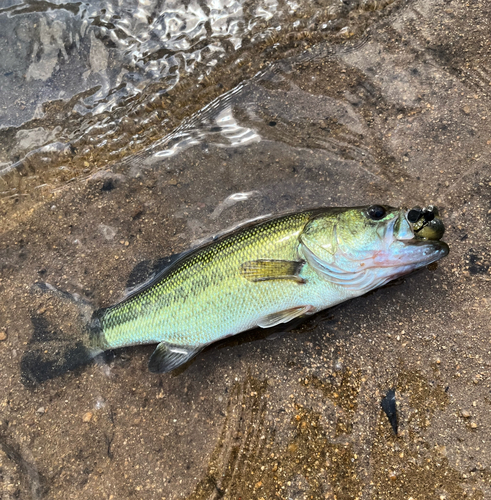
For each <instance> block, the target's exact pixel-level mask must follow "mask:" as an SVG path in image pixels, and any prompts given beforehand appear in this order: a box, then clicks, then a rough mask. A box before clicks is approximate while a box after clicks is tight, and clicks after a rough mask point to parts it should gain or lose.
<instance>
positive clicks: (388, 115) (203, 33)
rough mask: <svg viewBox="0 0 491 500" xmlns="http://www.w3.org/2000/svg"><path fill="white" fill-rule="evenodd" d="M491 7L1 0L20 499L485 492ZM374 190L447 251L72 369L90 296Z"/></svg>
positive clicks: (3, 160) (9, 405)
mask: <svg viewBox="0 0 491 500" xmlns="http://www.w3.org/2000/svg"><path fill="white" fill-rule="evenodd" d="M490 18H491V11H490V8H489V6H488V5H487V4H486V3H485V2H469V3H468V4H464V3H462V2H460V1H456V0H454V1H444V0H431V1H428V0H425V1H423V0H419V1H397V0H396V1H394V2H389V1H383V2H377V1H368V0H366V1H346V2H340V1H334V0H331V1H320V0H319V1H317V2H310V1H304V0H299V1H298V2H293V1H287V0H264V1H255V0H251V1H220V0H199V1H198V0H196V1H193V0H188V1H182V2H177V1H176V2H171V1H167V2H165V1H155V0H140V1H137V0H134V1H126V0H119V1H105V2H102V1H101V2H98V1H92V2H70V1H64V2H61V1H53V2H45V1H24V2H23V1H20V0H19V1H15V0H12V1H10V0H8V1H4V2H3V3H2V5H1V6H0V48H1V50H0V69H1V71H0V88H1V89H2V90H1V92H0V230H1V233H0V297H1V300H0V339H1V340H0V357H1V358H0V359H1V365H0V366H1V372H0V373H1V374H2V377H1V379H0V498H2V499H3V498H5V499H10V498H74V499H78V498H88V497H90V496H92V497H97V498H113V499H123V498H142V499H147V498H148V499H154V498H159V499H160V498H165V499H167V500H170V499H178V498H189V499H218V498H227V499H228V498H230V499H238V498H242V499H249V498H250V499H260V498H263V499H265V500H267V499H272V498H284V499H304V498H305V499H307V498H309V499H310V498H314V499H317V498H332V499H334V498H337V499H353V498H360V499H372V498H387V499H388V498H391V499H408V498H410V497H412V498H414V499H428V498H435V499H438V498H447V499H459V500H460V499H462V498H471V499H484V498H489V497H490V495H491V486H490V475H489V471H490V467H491V459H490V457H491V454H490V453H489V443H488V436H489V431H490V427H491V421H490V419H489V415H488V414H489V404H490V403H491V399H490V397H489V390H490V388H489V379H488V371H489V366H490V364H491V355H490V354H489V352H490V345H489V333H490V331H489V319H488V318H489V312H490V310H489V308H490V303H491V302H490V300H491V294H490V288H489V280H490V278H491V275H490V266H491V248H490V245H489V241H490V237H491V233H490V219H489V217H490V215H489V214H490V209H491V206H490V200H491V170H490V167H489V165H490V148H489V146H490V141H491V133H490V132H491V129H490V120H491V118H490V116H491V115H490V110H491V105H490V101H489V91H490V89H491V85H490V83H491V66H490V64H489V60H490V59H489V56H490V54H489V51H490V49H489V47H490V46H491V44H490V43H489V30H488V29H487V28H486V27H487V26H488V25H489V24H488V23H489V20H490ZM374 202H379V203H388V204H392V205H405V206H414V205H421V206H424V205H428V204H429V203H433V204H436V205H437V206H439V207H440V209H441V211H442V214H443V218H444V220H445V223H446V226H447V234H446V236H445V240H446V241H447V242H448V243H449V245H450V248H451V254H450V255H449V257H448V258H446V259H445V260H444V261H442V262H441V263H440V264H439V266H438V268H437V269H436V270H424V271H422V272H419V273H417V274H416V275H414V276H411V277H409V278H407V279H406V280H403V281H401V282H399V283H397V286H392V287H386V288H384V289H382V290H379V291H377V292H375V293H372V294H370V295H368V296H366V297H361V298H359V299H356V300H354V301H351V302H349V303H347V304H344V305H341V306H340V307H338V308H336V309H334V310H332V311H328V312H327V313H326V314H324V315H321V316H318V317H316V318H314V319H313V320H311V321H310V322H308V323H306V324H302V325H292V326H291V327H289V328H286V329H285V328H284V329H277V330H275V331H273V332H266V334H265V332H264V331H261V332H248V333H246V334H244V335H241V336H238V337H237V338H232V340H229V341H227V342H222V343H220V344H217V345H215V346H212V347H210V348H209V349H207V350H206V351H205V352H203V353H202V354H201V355H200V356H198V357H197V358H196V359H195V360H194V362H192V363H191V364H190V365H188V366H186V367H185V368H184V369H183V370H179V371H178V372H177V373H174V374H166V375H154V374H150V373H148V371H147V360H148V356H149V355H150V353H151V352H152V349H153V348H152V347H141V348H132V349H126V350H123V351H118V352H117V353H115V354H114V355H113V356H112V357H108V358H107V359H106V360H105V361H104V362H102V361H101V362H99V363H95V364H91V365H89V366H85V367H78V368H76V369H75V370H72V368H74V365H75V363H72V361H71V359H70V358H69V357H68V355H67V353H68V352H70V349H69V347H73V345H76V342H77V339H78V335H79V333H80V329H81V328H82V325H83V320H82V319H81V315H80V301H85V302H87V303H90V304H91V307H92V306H93V307H104V306H108V305H110V304H113V303H114V302H116V301H118V300H120V299H121V298H122V297H123V296H124V293H125V289H127V288H128V287H131V286H133V285H135V284H137V283H138V282H141V281H143V280H144V279H145V278H146V277H148V276H149V275H150V274H151V273H152V271H154V270H155V269H158V268H160V267H162V265H164V264H165V262H166V260H165V259H164V258H165V257H167V256H169V255H172V254H175V253H178V252H180V251H183V250H185V249H187V248H189V247H190V246H191V245H195V244H198V243H199V242H200V241H202V240H203V239H205V238H207V237H209V236H210V235H213V234H217V233H218V232H220V231H223V230H225V229H226V228H228V227H231V226H233V225H235V224H237V223H239V222H240V221H243V220H246V219H250V218H253V217H257V216H260V215H264V214H267V213H279V212H283V211H293V210H301V209H304V208H309V207H313V206H326V205H327V206H328V205H332V206H354V205H361V204H370V203H374ZM45 283H48V284H49V285H52V286H53V287H56V288H57V289H59V290H62V291H66V292H68V293H69V294H72V295H73V294H74V295H76V296H77V297H80V300H79V304H76V303H75V302H73V301H71V300H68V299H67V295H65V296H63V295H62V294H50V293H43V292H42V291H40V288H42V287H43V286H44V287H45V286H46V285H43V284H45ZM41 361H42V362H44V363H45V364H42V363H41ZM391 388H395V389H396V397H397V399H398V405H399V406H398V410H399V436H398V437H395V436H393V434H392V430H391V427H390V424H389V422H388V420H387V418H386V416H385V415H384V414H383V413H382V411H381V408H380V401H381V399H382V397H383V395H384V394H385V393H386V392H387V391H388V390H389V389H391Z"/></svg>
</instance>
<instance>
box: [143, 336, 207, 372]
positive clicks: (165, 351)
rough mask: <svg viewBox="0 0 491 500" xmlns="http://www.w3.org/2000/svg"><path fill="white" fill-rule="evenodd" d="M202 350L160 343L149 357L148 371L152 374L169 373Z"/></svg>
mask: <svg viewBox="0 0 491 500" xmlns="http://www.w3.org/2000/svg"><path fill="white" fill-rule="evenodd" d="M202 348H203V347H202V346H196V347H195V346H189V345H184V346H181V345H174V344H168V343H166V342H161V343H160V344H159V345H158V346H157V348H156V349H155V351H153V353H152V355H151V356H150V361H149V362H148V369H149V370H150V371H151V372H153V373H165V372H170V371H172V370H174V369H175V368H177V367H178V366H181V365H182V364H184V363H186V362H187V361H189V360H190V359H191V358H193V357H194V356H196V354H198V352H199V351H201V349H202Z"/></svg>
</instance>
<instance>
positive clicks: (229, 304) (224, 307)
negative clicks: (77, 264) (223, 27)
mask: <svg viewBox="0 0 491 500" xmlns="http://www.w3.org/2000/svg"><path fill="white" fill-rule="evenodd" d="M419 210H420V213H419V215H418V214H417V213H416V212H415V211H414V209H413V210H412V211H409V212H408V211H407V210H405V209H396V208H392V207H388V206H379V205H372V206H369V207H355V208H319V209H315V210H308V211H305V212H300V213H292V214H288V215H284V216H281V217H277V218H270V219H267V220H261V221H259V222H257V223H255V224H249V225H245V226H243V227H240V228H239V229H237V230H235V231H233V232H232V233H230V234H228V235H225V236H223V237H220V238H218V239H217V240H215V241H212V242H211V243H209V244H207V245H205V246H203V247H201V248H198V249H195V250H192V251H190V252H189V253H187V254H185V255H183V256H182V257H181V258H179V259H178V260H177V261H176V262H174V263H173V264H172V265H171V266H170V267H168V268H166V269H165V270H164V271H162V272H161V273H160V274H159V275H158V276H156V277H155V278H154V279H153V280H152V281H151V282H150V283H148V284H146V285H145V286H144V287H143V288H142V289H140V290H138V291H137V292H135V293H133V294H132V295H130V296H128V297H127V298H126V299H125V300H123V301H122V302H120V303H119V304H116V305H114V306H112V307H109V308H107V309H103V310H100V311H98V312H97V313H95V314H94V316H93V319H92V322H91V326H90V330H91V336H92V342H93V348H94V349H96V350H99V351H105V350H108V349H114V348H118V347H124V346H131V345H137V344H158V346H157V348H156V349H155V351H154V353H153V354H152V356H151V358H150V362H149V369H150V371H152V372H166V371H170V370H173V369H175V368H177V367H178V366H179V365H181V364H183V363H185V362H186V361H188V360H189V359H191V358H192V357H193V356H195V355H196V354H197V353H198V352H199V351H200V350H201V349H203V348H204V347H205V346H206V345H208V344H211V343H212V342H215V341H217V340H219V339H222V338H224V337H228V336H230V335H235V334H237V333H240V332H243V331H245V330H249V329H251V328H255V327H261V328H269V327H272V326H275V325H278V324H281V323H286V322H288V321H290V320H292V319H294V318H297V317H300V316H304V315H310V314H314V313H316V312H318V311H321V310H322V309H326V308H328V307H331V306H333V305H335V304H338V303H340V302H343V301H345V300H348V299H350V298H353V297H357V296H359V295H362V294H364V293H366V292H368V291H369V290H372V289H374V288H376V287H379V286H381V285H384V284H385V283H387V282H388V281H390V280H393V279H394V278H397V277H399V276H401V275H404V274H407V273H409V272H411V271H413V270H415V269H418V268H420V267H422V266H426V265H427V264H430V263H432V262H435V261H437V260H439V259H440V258H442V257H444V256H446V255H447V254H448V251H449V248H448V246H447V244H446V243H444V242H442V241H440V240H439V238H441V235H442V234H443V231H440V232H439V233H438V235H437V236H436V237H435V238H434V239H428V238H424V237H421V236H417V235H415V232H414V230H413V225H414V224H419V225H420V226H421V227H422V226H424V225H425V224H426V223H427V221H426V218H429V217H428V215H425V216H424V217H423V215H424V214H423V211H422V210H421V209H419ZM409 213H410V214H411V216H410V219H411V222H410V221H409V220H408V214H409ZM424 213H425V214H427V212H424ZM422 219H424V220H422ZM441 226H442V227H443V224H441ZM428 234H430V233H428Z"/></svg>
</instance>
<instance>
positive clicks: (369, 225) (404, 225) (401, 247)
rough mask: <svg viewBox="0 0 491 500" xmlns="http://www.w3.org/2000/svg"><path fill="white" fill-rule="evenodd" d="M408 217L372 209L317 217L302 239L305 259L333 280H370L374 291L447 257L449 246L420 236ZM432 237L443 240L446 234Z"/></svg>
mask: <svg viewBox="0 0 491 500" xmlns="http://www.w3.org/2000/svg"><path fill="white" fill-rule="evenodd" d="M408 212H409V211H408V210H407V209H404V208H393V207H389V206H383V205H371V206H368V207H355V208H346V209H334V210H329V209H327V210H326V211H324V212H320V213H316V214H315V215H313V216H312V218H311V220H310V221H309V222H308V223H307V225H306V226H305V228H304V231H303V232H302V233H301V235H300V241H301V249H302V252H303V256H304V257H305V259H306V260H307V261H308V262H309V263H310V264H311V265H312V267H314V269H315V270H316V271H318V272H319V273H320V274H323V275H324V277H326V279H330V280H331V281H332V280H338V281H340V282H343V283H348V282H350V281H353V280H354V281H355V282H356V280H358V281H359V280H360V279H361V277H360V274H363V276H367V275H371V276H372V278H371V282H373V286H370V288H375V286H380V285H381V284H383V283H386V282H387V281H389V280H391V279H394V278H396V277H398V276H401V275H403V274H406V273H409V272H411V271H413V270H415V269H418V268H420V267H423V266H426V265H428V264H431V263H432V262H435V261H437V260H439V259H441V258H442V257H445V256H446V255H447V254H448V252H449V248H448V245H447V244H446V243H444V242H442V241H440V240H439V239H436V237H435V239H428V238H424V237H421V236H418V233H417V232H415V230H414V224H412V223H411V222H409V220H408V217H407V216H408ZM441 225H442V226H443V223H441ZM427 234H438V235H440V237H441V235H443V231H439V232H438V233H437V232H432V233H429V232H428V233H427ZM369 281H370V279H369V278H366V279H365V282H367V283H368V282H369Z"/></svg>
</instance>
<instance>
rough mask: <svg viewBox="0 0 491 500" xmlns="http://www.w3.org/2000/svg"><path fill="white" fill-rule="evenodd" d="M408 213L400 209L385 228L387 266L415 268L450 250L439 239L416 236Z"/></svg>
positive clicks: (437, 258)
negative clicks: (387, 250) (387, 241)
mask: <svg viewBox="0 0 491 500" xmlns="http://www.w3.org/2000/svg"><path fill="white" fill-rule="evenodd" d="M408 213H409V211H408V210H405V209H403V210H401V211H400V213H399V216H398V217H396V218H394V220H393V221H391V223H390V224H389V226H388V228H387V233H386V238H387V240H389V245H388V249H389V252H388V254H389V256H390V257H389V258H388V261H389V262H390V263H389V262H387V264H388V267H397V266H414V268H415V269H416V268H419V267H423V266H426V265H428V264H431V263H432V262H436V261H437V260H440V259H441V258H443V257H446V256H447V255H448V253H449V251H450V249H449V246H448V245H447V244H446V243H445V242H444V241H441V240H440V239H425V238H422V237H420V236H418V234H417V233H415V232H414V230H413V224H412V223H410V222H409V221H408V218H407V215H408ZM442 234H443V233H442Z"/></svg>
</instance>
